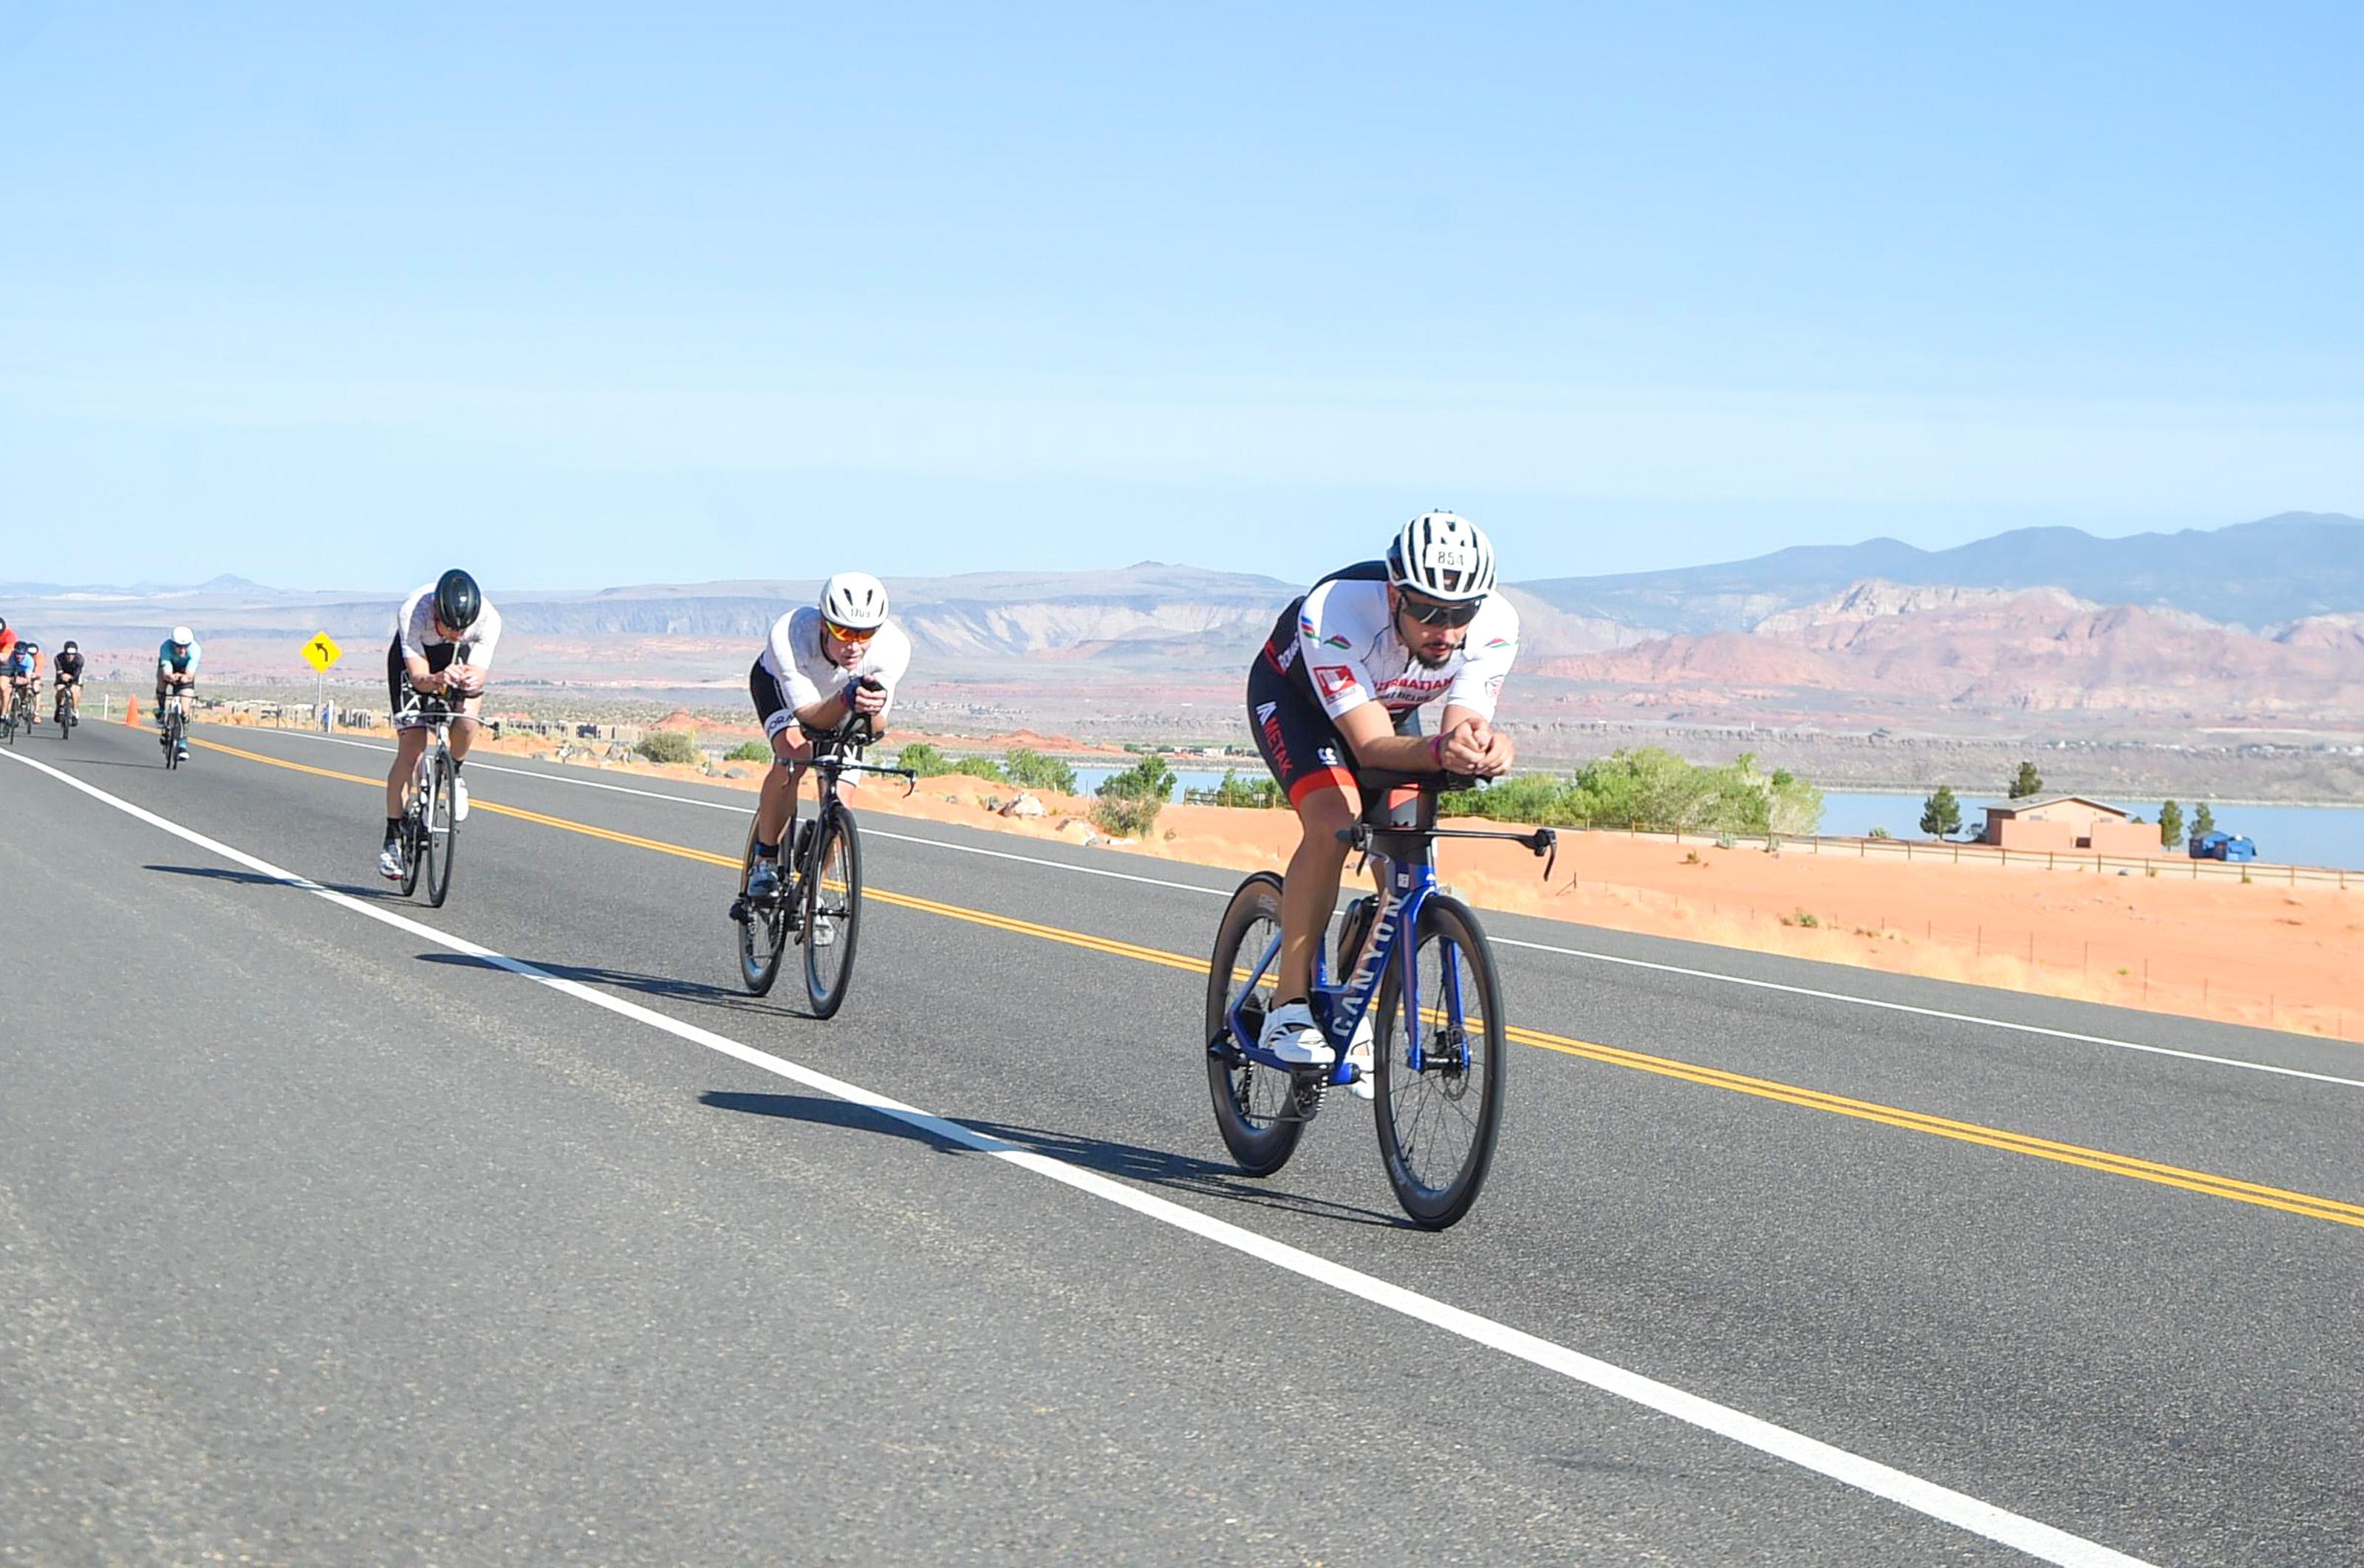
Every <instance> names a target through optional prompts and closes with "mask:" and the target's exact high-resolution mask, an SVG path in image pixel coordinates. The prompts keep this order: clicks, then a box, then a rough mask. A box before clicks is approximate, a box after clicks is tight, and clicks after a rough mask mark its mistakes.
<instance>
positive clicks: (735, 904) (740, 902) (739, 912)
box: [730, 898, 749, 926]
mask: <svg viewBox="0 0 2364 1568" xmlns="http://www.w3.org/2000/svg"><path fill="white" fill-rule="evenodd" d="M730 917H731V918H732V919H734V920H736V921H738V922H739V923H740V924H741V925H742V926H743V925H745V924H746V923H747V921H748V919H749V916H748V914H747V901H746V900H745V899H743V898H734V899H732V900H731V901H730Z"/></svg>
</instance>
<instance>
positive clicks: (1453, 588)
mask: <svg viewBox="0 0 2364 1568" xmlns="http://www.w3.org/2000/svg"><path fill="white" fill-rule="evenodd" d="M1518 651H1519V612H1518V611H1517V610H1516V609H1514V608H1512V607H1511V602H1510V601H1509V600H1508V599H1505V598H1503V597H1502V596H1501V595H1500V594H1497V593H1495V592H1494V547H1493V545H1492V544H1491V543H1489V541H1488V540H1487V538H1486V536H1485V535H1484V534H1483V533H1480V532H1479V531H1478V528H1477V526H1476V525H1475V524H1473V523H1471V522H1470V521H1469V520H1468V519H1467V518H1466V517H1456V516H1455V515H1454V514H1453V513H1451V512H1423V513H1422V514H1421V515H1420V516H1419V517H1414V518H1413V519H1412V520H1411V521H1410V522H1408V523H1406V524H1405V525H1404V526H1403V527H1402V528H1400V529H1399V530H1398V532H1397V534H1396V538H1395V542H1394V543H1392V544H1390V545H1389V546H1388V553H1387V558H1386V559H1385V560H1383V561H1366V562H1362V563H1361V564H1359V565H1355V566H1349V567H1347V568H1345V569H1344V571H1340V572H1333V573H1331V574H1330V575H1329V576H1327V577H1324V578H1323V579H1321V582H1319V583H1316V584H1314V585H1313V586H1312V587H1311V588H1310V589H1309V590H1308V591H1307V592H1306V593H1305V595H1303V596H1302V597H1301V598H1299V599H1297V600H1295V601H1294V602H1292V603H1291V604H1290V605H1289V606H1288V608H1287V609H1286V610H1283V611H1282V612H1281V615H1280V619H1279V620H1278V621H1277V622H1276V623H1275V624H1274V626H1273V628H1272V636H1271V638H1270V639H1269V640H1267V641H1266V644H1265V647H1264V651H1262V652H1260V653H1259V654H1257V656H1256V660H1255V663H1254V665H1253V666H1252V667H1251V668H1250V669H1249V672H1248V719H1249V727H1250V728H1252V729H1253V730H1254V733H1255V740H1256V749H1257V750H1258V751H1261V752H1262V753H1263V755H1264V760H1265V764H1266V766H1267V767H1269V768H1270V769H1271V770H1272V775H1273V777H1274V778H1276V779H1277V780H1279V781H1280V786H1281V788H1282V789H1284V790H1286V791H1287V792H1288V803H1289V805H1290V806H1292V807H1294V808H1295V809H1296V812H1297V817H1298V820H1299V823H1300V824H1301V825H1302V829H1303V833H1304V837H1303V838H1302V839H1301V840H1299V843H1298V846H1297V852H1296V854H1295V855H1294V856H1293V857H1292V858H1291V859H1290V861H1289V862H1288V873H1287V875H1286V877H1285V879H1284V884H1283V887H1282V893H1281V904H1280V914H1281V940H1280V969H1279V973H1278V975H1277V986H1278V989H1277V992H1276V993H1275V995H1276V996H1277V1001H1278V1005H1277V1006H1275V1007H1274V1008H1273V1010H1272V1012H1271V1013H1270V1014H1269V1015H1268V1016H1267V1017H1266V1019H1265V1027H1264V1034H1263V1039H1262V1043H1263V1045H1264V1046H1265V1048H1266V1050H1269V1051H1273V1052H1274V1053H1275V1054H1276V1055H1277V1056H1279V1057H1280V1058H1281V1059H1282V1060H1283V1061H1287V1062H1303V1063H1305V1064H1307V1065H1313V1066H1321V1065H1327V1064H1328V1063H1330V1062H1333V1061H1334V1060H1335V1059H1336V1053H1335V1052H1334V1051H1333V1050H1332V1049H1331V1047H1330V1044H1329V1042H1328V1041H1327V1040H1324V1039H1323V1038H1322V1034H1321V1026H1320V1025H1319V1024H1317V1023H1315V1022H1314V1019H1313V1009H1312V1007H1311V1006H1310V1000H1309V998H1310V996H1311V995H1312V988H1313V954H1314V951H1315V949H1316V948H1318V947H1319V946H1320V945H1321V934H1322V930H1323V929H1324V928H1325V927H1326V926H1327V925H1328V923H1329V919H1330V911H1331V908H1332V906H1334V905H1335V904H1336V903H1337V901H1338V884H1339V881H1340V879H1341V877H1342V876H1343V875H1344V872H1345V867H1346V846H1345V845H1344V844H1343V843H1341V842H1340V841H1339V837H1338V836H1339V834H1340V833H1341V832H1343V831H1344V829H1346V828H1351V827H1353V826H1354V824H1355V818H1356V817H1358V816H1360V815H1361V813H1362V809H1363V798H1362V793H1361V790H1360V788H1359V787H1358V785H1357V784H1356V782H1355V771H1356V769H1357V768H1384V769H1387V770H1388V771H1389V772H1392V773H1470V774H1476V775H1478V776H1479V777H1485V778H1491V777H1495V776H1497V775H1499V774H1501V773H1507V772H1508V771H1509V770H1510V766H1511V740H1510V737H1509V736H1507V735H1504V734H1502V733H1501V732H1500V731H1499V730H1497V729H1495V728H1494V727H1493V720H1494V703H1495V699H1496V698H1497V697H1498V696H1499V695H1500V693H1501V690H1502V681H1503V678H1504V677H1505V676H1507V675H1508V674H1509V673H1510V672H1511V661H1512V660H1513V659H1515V658H1516V657H1517V655H1518ZM1439 700H1442V701H1443V702H1444V717H1442V719H1441V720H1440V721H1439V722H1438V724H1437V727H1436V730H1435V732H1434V733H1433V734H1425V735H1424V734H1422V728H1421V721H1420V710H1421V709H1422V707H1423V706H1426V705H1428V704H1430V703H1433V702H1436V701H1439ZM1347 1059H1348V1060H1349V1061H1350V1062H1354V1064H1355V1066H1357V1067H1359V1068H1361V1069H1362V1073H1361V1075H1360V1076H1359V1077H1358V1078H1356V1079H1355V1082H1354V1083H1353V1084H1350V1085H1349V1088H1350V1089H1351V1090H1352V1092H1353V1093H1354V1094H1355V1095H1357V1096H1358V1097H1360V1098H1363V1099H1369V1098H1370V1097H1371V1093H1372V1081H1371V1036H1370V1019H1369V1018H1368V1016H1367V1015H1366V1017H1365V1018H1364V1020H1363V1027H1362V1028H1361V1029H1358V1030H1356V1032H1355V1039H1354V1040H1353V1041H1352V1042H1351V1044H1350V1045H1349V1046H1348V1048H1347Z"/></svg>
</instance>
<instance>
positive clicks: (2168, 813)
mask: <svg viewBox="0 0 2364 1568" xmlns="http://www.w3.org/2000/svg"><path fill="white" fill-rule="evenodd" d="M2158 841H2159V843H2160V845H2161V846H2162V847H2164V848H2166V849H2170V850H2174V849H2180V848H2182V846H2183V807H2181V806H2178V805H2176V804H2175V802H2173V801H2171V800H2169V801H2164V802H2161V803H2160V806H2159V808H2158Z"/></svg>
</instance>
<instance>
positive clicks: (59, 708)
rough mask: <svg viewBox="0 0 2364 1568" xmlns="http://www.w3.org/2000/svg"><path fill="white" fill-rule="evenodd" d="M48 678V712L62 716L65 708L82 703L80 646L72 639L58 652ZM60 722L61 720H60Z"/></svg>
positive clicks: (67, 640)
mask: <svg viewBox="0 0 2364 1568" xmlns="http://www.w3.org/2000/svg"><path fill="white" fill-rule="evenodd" d="M51 669H52V672H53V673H51V675H50V713H51V714H52V715H58V714H62V713H64V711H65V710H66V707H67V706H68V705H69V704H70V703H71V704H79V703H80V702H81V701H82V645H81V644H80V643H78V642H76V641H75V640H74V639H72V638H71V637H69V638H67V639H66V642H65V646H64V647H62V648H61V649H59V650H58V658H57V662H56V663H55V664H54V665H53V666H51ZM61 722H62V720H61Z"/></svg>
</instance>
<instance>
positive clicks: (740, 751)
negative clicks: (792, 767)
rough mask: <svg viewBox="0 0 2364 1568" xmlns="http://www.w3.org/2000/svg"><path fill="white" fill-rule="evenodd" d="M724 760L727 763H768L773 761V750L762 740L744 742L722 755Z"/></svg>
mask: <svg viewBox="0 0 2364 1568" xmlns="http://www.w3.org/2000/svg"><path fill="white" fill-rule="evenodd" d="M722 760H723V761H724V762H770V761H771V760H772V749H771V747H769V746H767V745H765V744H764V742H763V741H761V740H742V741H741V742H739V744H738V745H736V746H733V747H731V748H730V750H729V751H725V752H724V753H722Z"/></svg>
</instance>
